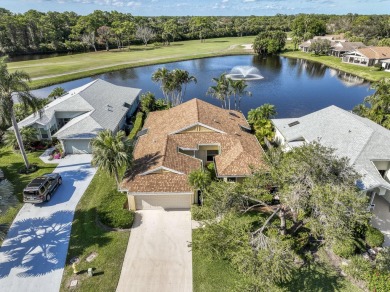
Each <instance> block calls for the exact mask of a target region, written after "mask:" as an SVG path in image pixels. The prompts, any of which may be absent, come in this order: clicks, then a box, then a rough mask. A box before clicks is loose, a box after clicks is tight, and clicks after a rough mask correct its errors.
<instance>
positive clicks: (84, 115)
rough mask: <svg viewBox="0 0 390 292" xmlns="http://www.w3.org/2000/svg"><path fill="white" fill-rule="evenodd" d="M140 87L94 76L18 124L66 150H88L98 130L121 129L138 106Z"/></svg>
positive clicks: (114, 130) (39, 137)
mask: <svg viewBox="0 0 390 292" xmlns="http://www.w3.org/2000/svg"><path fill="white" fill-rule="evenodd" d="M140 91H141V90H140V89H136V88H130V87H123V86H118V85H114V84H111V83H109V82H107V81H104V80H101V79H97V80H95V81H93V82H90V83H88V84H86V85H84V86H81V87H79V88H76V89H73V90H71V91H69V93H68V94H66V95H64V96H61V97H59V98H57V99H56V100H54V101H52V102H51V103H49V104H48V105H46V106H45V107H44V108H43V111H42V113H41V116H40V115H39V114H38V113H36V114H34V115H30V116H29V117H27V118H26V119H24V120H22V121H20V122H19V123H18V125H19V127H20V128H23V127H34V128H36V129H37V130H38V133H39V136H38V139H39V140H51V139H52V138H53V137H56V138H58V140H60V141H61V143H62V146H63V148H64V150H65V153H68V154H77V153H91V145H90V141H91V139H92V138H94V137H95V136H96V135H97V133H98V132H99V131H102V130H104V129H109V130H111V131H113V132H117V131H118V130H121V129H123V127H124V126H125V124H126V119H127V118H129V117H130V116H131V115H132V114H133V113H134V112H135V111H136V109H137V107H138V103H139V93H140Z"/></svg>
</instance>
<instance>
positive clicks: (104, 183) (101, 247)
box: [61, 170, 130, 292]
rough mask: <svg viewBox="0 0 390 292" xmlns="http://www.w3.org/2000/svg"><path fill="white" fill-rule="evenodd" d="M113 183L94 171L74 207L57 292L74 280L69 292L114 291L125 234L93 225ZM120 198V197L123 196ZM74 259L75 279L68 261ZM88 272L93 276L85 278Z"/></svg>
mask: <svg viewBox="0 0 390 292" xmlns="http://www.w3.org/2000/svg"><path fill="white" fill-rule="evenodd" d="M115 188H116V185H115V180H114V179H113V178H111V177H109V176H108V175H107V174H106V173H105V172H102V171H100V170H98V172H97V173H96V175H95V177H94V178H93V180H92V182H91V184H90V185H89V187H88V189H87V190H86V192H85V194H84V196H83V197H82V198H81V200H80V202H79V203H78V205H77V208H76V213H75V216H74V220H73V225H72V232H71V237H70V243H69V250H68V257H67V261H66V266H65V270H64V274H63V276H62V284H61V291H69V288H68V287H69V284H70V281H71V280H73V279H78V280H79V283H78V285H77V288H76V289H72V291H83V292H84V291H93V292H96V291H105V292H109V291H115V289H116V286H117V284H118V281H119V276H120V272H121V269H122V263H123V259H124V256H125V252H126V248H127V243H128V239H129V234H130V233H129V232H128V231H123V232H112V231H105V230H103V229H102V228H101V227H99V226H97V225H96V210H97V207H98V206H99V205H100V203H101V200H102V199H103V198H104V197H105V196H106V195H107V193H110V192H116V191H115ZM123 196H124V195H123ZM92 252H96V253H97V254H98V256H97V257H96V258H95V260H93V261H92V262H91V263H88V262H86V260H85V259H86V258H87V256H88V255H90V254H91V253H92ZM73 257H78V258H79V259H80V263H79V264H78V265H77V269H78V270H79V271H80V273H79V274H78V275H73V270H72V266H71V264H70V263H69V261H70V259H72V258H73ZM88 268H94V269H95V270H94V273H95V275H94V276H93V277H88V276H87V273H86V272H87V270H88Z"/></svg>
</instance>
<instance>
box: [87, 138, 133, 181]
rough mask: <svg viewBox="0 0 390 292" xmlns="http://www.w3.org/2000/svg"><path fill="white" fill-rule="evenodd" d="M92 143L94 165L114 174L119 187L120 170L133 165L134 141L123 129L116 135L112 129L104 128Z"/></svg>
mask: <svg viewBox="0 0 390 292" xmlns="http://www.w3.org/2000/svg"><path fill="white" fill-rule="evenodd" d="M91 144H92V165H94V166H98V167H99V169H102V170H104V171H106V172H108V173H109V174H110V175H114V176H115V180H116V183H117V186H118V187H119V183H120V181H119V170H120V169H121V168H123V167H126V168H128V167H130V166H131V165H132V161H133V156H132V148H133V147H132V142H131V141H130V140H128V139H127V137H126V134H125V132H123V131H119V132H118V133H116V134H115V135H114V134H113V133H112V131H110V130H104V131H102V132H100V133H99V134H98V135H97V136H96V138H94V139H93V140H92V142H91Z"/></svg>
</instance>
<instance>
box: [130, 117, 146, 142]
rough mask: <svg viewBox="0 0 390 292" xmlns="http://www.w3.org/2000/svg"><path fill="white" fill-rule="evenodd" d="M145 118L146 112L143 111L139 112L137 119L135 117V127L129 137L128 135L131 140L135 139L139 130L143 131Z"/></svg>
mask: <svg viewBox="0 0 390 292" xmlns="http://www.w3.org/2000/svg"><path fill="white" fill-rule="evenodd" d="M143 120H144V113H143V112H138V113H137V116H136V119H135V122H134V127H133V129H132V130H131V132H130V134H129V137H128V138H129V139H130V140H132V139H134V138H135V136H136V135H137V133H138V132H139V131H141V129H142V126H143Z"/></svg>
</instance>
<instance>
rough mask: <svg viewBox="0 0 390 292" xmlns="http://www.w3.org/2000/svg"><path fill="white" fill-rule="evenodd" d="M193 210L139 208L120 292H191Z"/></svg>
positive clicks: (125, 261) (120, 281)
mask: <svg viewBox="0 0 390 292" xmlns="http://www.w3.org/2000/svg"><path fill="white" fill-rule="evenodd" d="M191 231H192V230H191V214H190V211H164V210H147V211H146V210H145V211H137V213H136V217H135V222H134V225H133V227H132V230H131V235H130V240H129V244H128V246H127V250H126V256H125V260H124V262H123V267H122V273H121V276H120V279H119V284H118V287H117V292H125V291H131V292H146V291H147V292H155V291H158V292H191V291H192V252H191V248H190V247H189V246H188V244H189V243H190V242H191V240H192V239H191Z"/></svg>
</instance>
